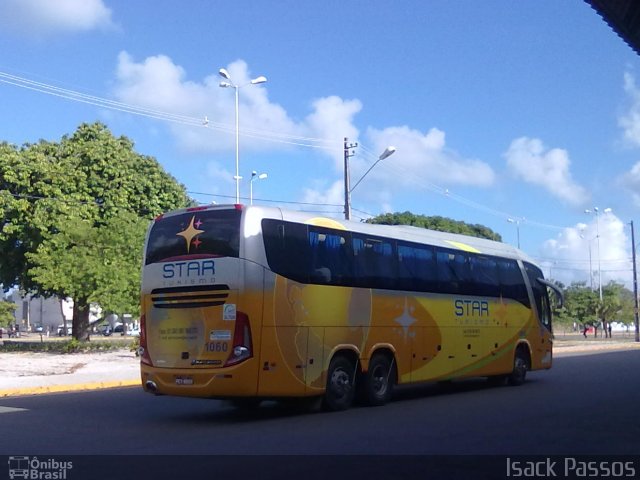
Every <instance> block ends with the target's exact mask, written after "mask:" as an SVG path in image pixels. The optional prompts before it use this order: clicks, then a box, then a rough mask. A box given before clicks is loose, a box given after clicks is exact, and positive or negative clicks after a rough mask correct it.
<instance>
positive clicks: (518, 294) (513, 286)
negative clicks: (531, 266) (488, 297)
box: [497, 259, 531, 307]
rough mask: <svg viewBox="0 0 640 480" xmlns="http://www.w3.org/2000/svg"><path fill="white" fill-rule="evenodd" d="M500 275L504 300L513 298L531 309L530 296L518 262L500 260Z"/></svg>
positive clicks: (498, 261)
mask: <svg viewBox="0 0 640 480" xmlns="http://www.w3.org/2000/svg"><path fill="white" fill-rule="evenodd" d="M497 263H498V275H499V276H500V293H501V295H502V296H503V297H504V298H511V299H513V300H515V301H517V302H520V303H522V304H523V305H525V306H526V307H531V303H530V302H529V294H528V293H527V287H526V285H525V283H524V277H523V276H522V271H521V270H520V266H519V265H518V262H517V261H515V260H510V259H499V260H497Z"/></svg>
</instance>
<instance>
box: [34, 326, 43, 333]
mask: <svg viewBox="0 0 640 480" xmlns="http://www.w3.org/2000/svg"><path fill="white" fill-rule="evenodd" d="M33 331H34V332H36V333H42V332H44V327H43V326H42V325H36V326H35V328H34V329H33Z"/></svg>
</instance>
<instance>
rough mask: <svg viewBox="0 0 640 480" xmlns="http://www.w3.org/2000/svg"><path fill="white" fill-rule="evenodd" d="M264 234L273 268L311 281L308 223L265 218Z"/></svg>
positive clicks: (269, 262)
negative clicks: (302, 223)
mask: <svg viewBox="0 0 640 480" xmlns="http://www.w3.org/2000/svg"><path fill="white" fill-rule="evenodd" d="M262 236H263V238H264V244H265V252H266V254H267V263H268V264H269V268H271V270H273V271H274V272H276V273H277V274H279V275H283V276H285V277H287V278H290V279H292V280H295V281H298V282H307V281H309V259H310V255H309V246H308V243H307V227H306V225H301V224H297V223H289V222H282V221H281V220H273V219H264V220H263V221H262Z"/></svg>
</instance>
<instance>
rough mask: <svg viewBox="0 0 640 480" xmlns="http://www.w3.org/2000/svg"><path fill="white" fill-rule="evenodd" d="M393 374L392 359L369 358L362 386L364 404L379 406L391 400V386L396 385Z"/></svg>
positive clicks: (387, 356)
mask: <svg viewBox="0 0 640 480" xmlns="http://www.w3.org/2000/svg"><path fill="white" fill-rule="evenodd" d="M395 372H396V370H395V368H394V366H393V357H390V356H389V355H384V354H378V355H374V356H373V357H372V358H371V360H370V361H369V369H368V370H367V373H366V374H365V377H364V385H363V397H364V398H363V399H364V401H365V403H366V404H368V405H371V406H380V405H384V404H385V403H387V402H388V401H389V400H391V394H392V393H393V386H394V385H395V383H396V373H395Z"/></svg>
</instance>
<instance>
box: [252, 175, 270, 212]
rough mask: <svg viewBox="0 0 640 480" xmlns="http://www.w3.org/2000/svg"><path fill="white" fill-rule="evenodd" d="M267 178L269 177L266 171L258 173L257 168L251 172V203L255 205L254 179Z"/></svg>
mask: <svg viewBox="0 0 640 480" xmlns="http://www.w3.org/2000/svg"><path fill="white" fill-rule="evenodd" d="M265 178H267V174H266V173H260V174H258V172H256V171H255V170H254V171H253V172H251V180H249V205H253V181H254V180H264V179H265Z"/></svg>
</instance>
